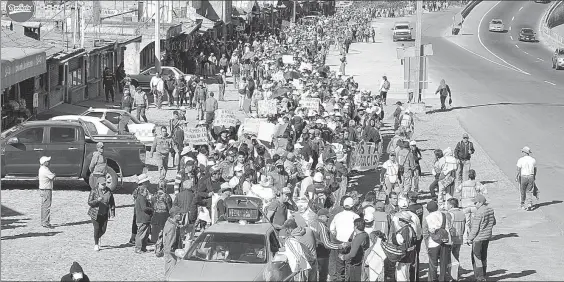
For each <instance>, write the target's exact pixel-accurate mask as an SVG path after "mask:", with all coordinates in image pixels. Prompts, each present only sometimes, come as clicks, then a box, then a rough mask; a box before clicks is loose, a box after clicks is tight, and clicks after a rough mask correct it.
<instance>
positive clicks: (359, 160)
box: [351, 142, 380, 171]
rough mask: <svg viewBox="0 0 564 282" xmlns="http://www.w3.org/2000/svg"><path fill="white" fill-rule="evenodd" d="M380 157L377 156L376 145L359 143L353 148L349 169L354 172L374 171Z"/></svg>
mask: <svg viewBox="0 0 564 282" xmlns="http://www.w3.org/2000/svg"><path fill="white" fill-rule="evenodd" d="M379 157H380V156H379V155H378V146H376V144H374V143H372V142H369V143H360V144H358V145H357V146H356V147H353V152H352V158H351V168H352V170H356V171H367V170H371V169H376V168H377V167H378V162H379V159H380V158H379Z"/></svg>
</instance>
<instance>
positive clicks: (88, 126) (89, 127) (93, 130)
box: [82, 120, 99, 135]
mask: <svg viewBox="0 0 564 282" xmlns="http://www.w3.org/2000/svg"><path fill="white" fill-rule="evenodd" d="M82 122H83V123H84V124H85V125H86V130H87V131H88V133H90V135H98V134H99V133H98V130H97V129H96V125H94V124H93V123H92V122H89V121H85V120H82Z"/></svg>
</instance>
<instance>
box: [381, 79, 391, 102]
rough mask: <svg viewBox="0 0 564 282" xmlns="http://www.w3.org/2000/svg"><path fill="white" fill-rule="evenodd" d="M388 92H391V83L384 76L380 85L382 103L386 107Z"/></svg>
mask: <svg viewBox="0 0 564 282" xmlns="http://www.w3.org/2000/svg"><path fill="white" fill-rule="evenodd" d="M388 91H390V81H389V80H388V77H387V76H385V75H384V76H382V83H380V97H381V98H382V103H384V105H386V98H387V97H388Z"/></svg>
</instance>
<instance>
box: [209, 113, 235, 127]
mask: <svg viewBox="0 0 564 282" xmlns="http://www.w3.org/2000/svg"><path fill="white" fill-rule="evenodd" d="M213 125H214V126H225V127H231V126H233V127H235V126H237V118H236V117H235V114H234V113H233V112H231V111H228V110H221V109H219V110H217V111H216V112H215V119H214V121H213Z"/></svg>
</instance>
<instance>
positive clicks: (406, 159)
mask: <svg viewBox="0 0 564 282" xmlns="http://www.w3.org/2000/svg"><path fill="white" fill-rule="evenodd" d="M398 143H399V146H398V148H399V150H397V152H396V156H397V163H398V169H399V171H398V177H399V180H400V185H399V187H400V188H401V190H402V191H403V192H404V193H407V192H408V191H411V188H412V186H411V185H412V182H413V174H414V173H415V157H414V156H413V153H412V152H411V150H410V148H409V141H407V140H404V141H400V142H398Z"/></svg>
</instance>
